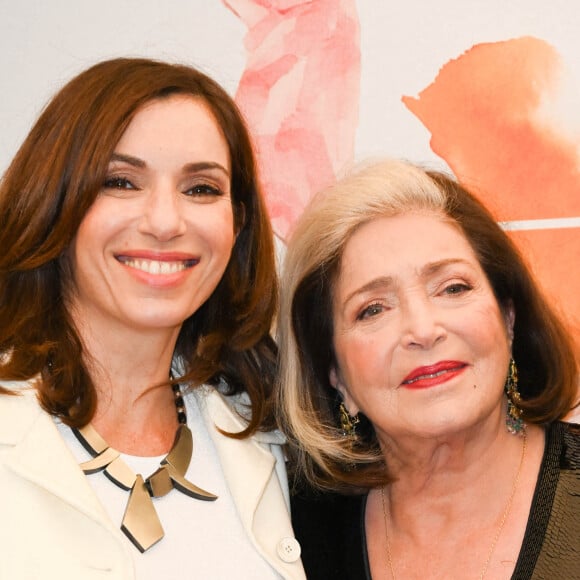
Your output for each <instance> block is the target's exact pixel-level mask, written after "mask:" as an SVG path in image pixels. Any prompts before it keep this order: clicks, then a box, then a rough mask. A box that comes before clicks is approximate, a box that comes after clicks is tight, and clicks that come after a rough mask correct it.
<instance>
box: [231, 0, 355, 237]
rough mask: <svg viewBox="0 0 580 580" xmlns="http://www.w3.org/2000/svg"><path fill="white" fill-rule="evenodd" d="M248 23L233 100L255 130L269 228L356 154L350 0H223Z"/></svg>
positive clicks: (286, 227) (284, 220) (291, 214)
mask: <svg viewBox="0 0 580 580" xmlns="http://www.w3.org/2000/svg"><path fill="white" fill-rule="evenodd" d="M222 1H223V3H224V4H225V5H226V6H227V7H228V8H229V9H230V10H231V11H232V12H234V14H236V15H237V16H238V17H239V18H240V19H241V20H242V21H243V22H244V23H245V25H246V26H247V28H248V33H247V35H246V38H245V48H246V50H247V64H246V68H245V70H244V72H243V74H242V76H241V79H240V83H239V86H238V89H237V92H236V96H235V98H236V102H237V103H238V105H239V106H240V108H241V110H242V111H243V113H244V115H245V116H246V119H247V120H248V124H249V126H250V129H251V131H252V134H253V137H254V142H255V146H256V151H257V155H258V161H259V167H260V172H261V179H262V184H263V187H264V193H265V197H266V202H267V204H268V209H269V211H270V216H271V218H272V222H273V225H274V230H275V231H276V233H277V235H278V236H280V237H281V238H282V239H286V238H287V236H288V234H289V232H290V230H291V228H292V225H293V224H294V222H295V220H296V218H297V217H298V216H299V215H300V214H301V213H302V210H303V209H304V207H305V205H306V204H307V203H308V201H309V200H310V198H311V196H312V195H313V194H314V193H315V192H316V191H318V190H319V189H322V188H323V187H325V186H327V185H329V184H331V183H333V182H334V181H335V179H336V177H337V175H338V174H339V173H340V171H341V170H343V169H344V168H345V167H346V166H348V165H350V164H351V163H352V160H353V158H354V145H355V134H356V128H357V125H358V104H359V85H360V40H359V22H358V15H357V11H356V2H355V0H316V2H313V1H311V0H294V1H292V0H222Z"/></svg>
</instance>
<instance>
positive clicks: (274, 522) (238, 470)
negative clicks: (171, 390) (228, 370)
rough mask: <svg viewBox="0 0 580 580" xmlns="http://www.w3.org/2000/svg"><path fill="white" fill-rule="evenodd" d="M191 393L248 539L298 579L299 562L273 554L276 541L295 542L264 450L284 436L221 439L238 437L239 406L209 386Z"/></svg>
mask: <svg viewBox="0 0 580 580" xmlns="http://www.w3.org/2000/svg"><path fill="white" fill-rule="evenodd" d="M193 393H194V396H195V397H196V398H197V401H198V404H199V408H200V411H201V414H202V417H203V419H204V421H205V423H206V425H207V426H208V430H209V432H210V435H211V437H212V440H213V442H214V444H215V446H216V450H217V453H218V456H219V459H220V462H221V465H222V469H223V471H224V475H225V478H226V481H227V482H228V486H229V489H230V491H231V494H232V498H233V500H234V503H235V504H236V507H237V509H238V513H239V515H240V519H241V521H242V525H243V526H244V529H245V530H246V533H247V534H248V537H249V538H250V539H251V541H252V543H253V544H254V546H255V547H256V549H257V550H258V551H259V553H261V554H262V555H263V556H264V557H265V558H266V560H267V561H269V562H270V564H271V565H272V566H273V567H274V569H276V570H277V571H278V572H279V573H281V574H282V575H283V577H284V578H289V579H290V578H292V579H304V578H305V575H304V571H303V568H302V564H301V562H300V560H296V559H294V560H288V559H286V560H284V559H282V558H281V557H280V553H279V550H280V543H281V542H284V541H287V540H288V539H291V541H293V542H295V540H294V539H293V538H294V532H293V530H292V524H291V522H290V513H289V507H288V504H287V500H286V498H287V495H286V493H285V492H286V491H287V490H284V489H283V487H284V485H285V483H281V482H280V481H279V478H278V476H277V474H276V473H275V469H276V459H275V458H274V456H273V455H272V452H271V450H270V447H271V445H281V444H283V443H284V437H283V436H282V435H281V434H280V433H277V432H272V433H257V434H255V435H254V436H253V437H250V438H245V439H234V438H232V437H228V436H225V435H222V434H221V433H220V432H219V431H218V429H221V430H222V431H224V432H227V433H239V432H240V431H242V430H243V429H244V428H245V422H244V421H243V419H242V418H241V417H240V416H239V415H238V414H237V413H236V411H235V410H234V409H233V408H232V405H234V406H236V407H238V408H239V407H240V402H239V401H236V400H235V398H232V399H233V400H232V405H230V404H228V403H229V401H228V402H226V401H225V400H224V397H223V396H222V395H221V394H220V393H219V392H217V391H216V390H215V389H214V388H212V387H200V388H198V389H195V390H194V391H193Z"/></svg>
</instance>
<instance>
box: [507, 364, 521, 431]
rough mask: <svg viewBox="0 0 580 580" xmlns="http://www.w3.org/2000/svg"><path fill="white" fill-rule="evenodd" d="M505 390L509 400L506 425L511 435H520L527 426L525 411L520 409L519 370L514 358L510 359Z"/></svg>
mask: <svg viewBox="0 0 580 580" xmlns="http://www.w3.org/2000/svg"><path fill="white" fill-rule="evenodd" d="M504 388H505V394H506V395H507V400H508V406H507V416H506V419H505V424H506V427H507V430H508V431H509V432H510V433H512V434H513V435H519V434H520V433H523V432H524V430H525V424H524V420H523V419H522V415H523V411H522V409H521V408H520V403H521V400H522V398H521V396H520V392H519V391H518V369H517V367H516V362H515V361H514V359H513V358H510V366H509V371H508V376H507V379H506V382H505V387H504Z"/></svg>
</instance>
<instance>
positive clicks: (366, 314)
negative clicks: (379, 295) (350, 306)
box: [356, 303, 384, 320]
mask: <svg viewBox="0 0 580 580" xmlns="http://www.w3.org/2000/svg"><path fill="white" fill-rule="evenodd" d="M383 310H384V306H383V305H382V304H379V303H375V304H369V306H367V307H366V308H363V309H362V310H361V311H360V312H359V314H358V316H357V317H356V318H357V320H365V319H366V318H372V317H373V316H376V315H377V314H380V313H381V312H382V311H383Z"/></svg>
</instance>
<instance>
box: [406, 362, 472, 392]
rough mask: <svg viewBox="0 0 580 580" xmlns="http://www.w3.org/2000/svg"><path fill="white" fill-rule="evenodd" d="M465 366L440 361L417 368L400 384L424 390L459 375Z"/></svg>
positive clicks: (463, 364)
mask: <svg viewBox="0 0 580 580" xmlns="http://www.w3.org/2000/svg"><path fill="white" fill-rule="evenodd" d="M466 367H467V365H466V364H465V363H463V362H460V361H451V360H449V361H441V362H439V363H436V364H434V365H430V366H427V367H423V368H417V369H415V370H414V371H413V372H411V373H409V375H408V376H407V378H405V380H404V381H403V382H402V383H401V385H402V386H405V387H409V388H425V387H431V386H435V385H439V384H441V383H442V382H446V381H448V380H450V379H452V378H453V377H455V376H457V375H458V374H460V373H461V372H462V371H463V370H464V369H465V368H466Z"/></svg>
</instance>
